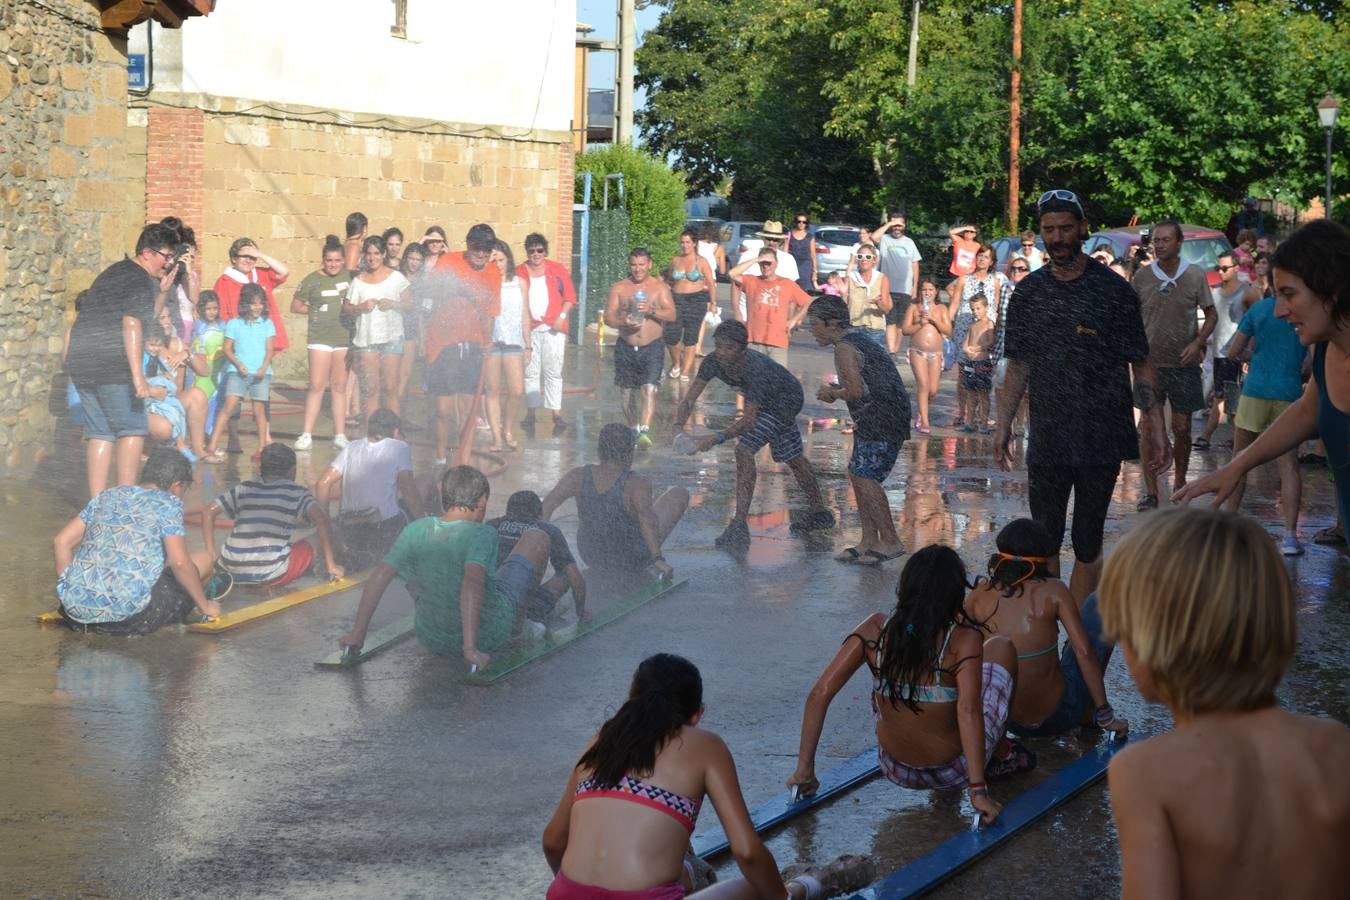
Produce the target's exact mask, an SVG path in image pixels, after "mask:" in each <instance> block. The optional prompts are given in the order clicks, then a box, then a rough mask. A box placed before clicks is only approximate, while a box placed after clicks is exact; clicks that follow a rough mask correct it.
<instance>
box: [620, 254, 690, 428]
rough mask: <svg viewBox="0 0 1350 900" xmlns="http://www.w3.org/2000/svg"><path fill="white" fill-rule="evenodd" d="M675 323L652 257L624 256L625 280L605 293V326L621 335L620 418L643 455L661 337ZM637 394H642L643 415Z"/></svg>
mask: <svg viewBox="0 0 1350 900" xmlns="http://www.w3.org/2000/svg"><path fill="white" fill-rule="evenodd" d="M673 321H675V301H674V300H672V299H671V296H670V289H669V288H668V287H666V283H665V282H664V281H662V280H661V279H660V278H657V277H655V276H653V275H652V255H651V253H649V252H648V251H647V250H646V249H645V248H643V247H634V248H633V252H631V253H629V254H628V277H627V278H625V279H624V280H622V281H620V282H617V283H616V284H615V285H614V286H613V287H611V288H610V289H609V300H608V302H606V304H605V324H606V325H608V326H609V327H610V328H614V329H616V330H617V331H618V332H619V337H618V340H616V341H615V342H614V383H615V384H616V385H618V387H619V389H620V390H622V391H623V414H624V418H625V419H626V420H627V422H628V426H629V427H630V428H632V429H633V430H634V431H635V432H637V438H636V440H637V446H638V447H641V448H643V449H644V450H645V449H647V448H649V447H651V445H652V439H651V435H650V434H649V433H648V432H650V430H651V426H652V412H653V411H654V410H655V408H656V388H657V386H658V385H659V384H660V383H661V368H662V366H661V363H662V360H663V358H664V356H663V352H664V351H663V347H664V344H663V343H662V335H663V334H664V329H665V326H666V323H668V322H673ZM638 391H641V392H642V408H641V412H639V411H638V404H637V392H638Z"/></svg>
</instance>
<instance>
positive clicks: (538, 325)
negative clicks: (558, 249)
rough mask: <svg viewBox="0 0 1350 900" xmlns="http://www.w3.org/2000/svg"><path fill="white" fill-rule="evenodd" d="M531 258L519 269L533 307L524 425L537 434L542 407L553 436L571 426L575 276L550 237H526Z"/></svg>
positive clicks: (537, 235)
mask: <svg viewBox="0 0 1350 900" xmlns="http://www.w3.org/2000/svg"><path fill="white" fill-rule="evenodd" d="M525 260H526V261H525V262H523V263H521V264H520V265H519V266H517V267H516V275H517V276H518V277H519V278H520V286H521V290H522V291H523V292H524V293H525V298H526V301H527V303H528V306H529V308H530V336H529V339H530V347H529V350H530V352H529V359H528V363H527V364H526V366H525V406H526V412H525V421H523V422H521V423H520V424H521V427H522V428H524V429H525V433H526V434H528V435H531V436H533V435H534V411H535V410H536V409H538V408H539V407H540V406H543V407H544V409H546V410H548V411H549V412H551V413H552V414H553V434H554V435H560V434H562V433H563V432H564V431H565V430H567V423H566V422H564V421H563V418H562V367H563V353H564V351H565V350H566V349H567V319H568V314H569V313H571V312H572V307H574V306H576V305H577V292H576V290H575V289H574V288H573V287H572V276H571V274H569V273H568V271H567V270H566V269H565V268H563V267H562V266H561V265H560V264H558V263H556V262H554V261H553V260H551V259H549V258H548V239H547V238H545V237H544V236H543V235H542V234H539V233H537V232H536V233H533V234H530V235H527V236H526V237H525Z"/></svg>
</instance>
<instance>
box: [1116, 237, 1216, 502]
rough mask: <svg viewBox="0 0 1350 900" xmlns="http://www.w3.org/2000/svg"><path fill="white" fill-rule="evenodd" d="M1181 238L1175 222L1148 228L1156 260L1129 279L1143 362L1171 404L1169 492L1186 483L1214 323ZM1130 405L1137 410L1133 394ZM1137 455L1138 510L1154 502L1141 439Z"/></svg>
mask: <svg viewBox="0 0 1350 900" xmlns="http://www.w3.org/2000/svg"><path fill="white" fill-rule="evenodd" d="M1182 240H1183V237H1182V234H1181V226H1180V225H1178V224H1177V223H1176V222H1171V221H1168V222H1159V223H1158V225H1157V226H1155V227H1154V229H1153V251H1154V253H1156V254H1157V258H1156V259H1155V260H1154V261H1153V262H1152V263H1151V264H1149V265H1147V266H1141V267H1140V268H1139V271H1137V272H1135V273H1134V277H1133V278H1132V279H1131V284H1132V285H1133V286H1134V290H1135V293H1137V294H1138V295H1139V306H1140V312H1141V313H1142V314H1143V318H1144V333H1145V334H1146V335H1147V336H1148V361H1149V362H1151V363H1152V364H1153V366H1154V368H1156V369H1157V370H1158V385H1159V387H1160V388H1161V396H1160V397H1159V400H1160V401H1166V402H1168V403H1171V405H1172V458H1173V461H1174V462H1175V463H1176V467H1177V474H1176V478H1175V481H1174V484H1173V489H1174V490H1175V489H1178V488H1181V487H1182V486H1183V485H1185V484H1186V468H1187V465H1188V464H1189V463H1190V459H1191V417H1192V416H1194V415H1195V413H1196V412H1198V411H1199V410H1202V409H1204V408H1205V389H1204V381H1203V378H1202V377H1201V373H1200V365H1201V363H1202V362H1203V361H1204V359H1205V344H1206V343H1207V342H1208V341H1209V336H1210V333H1211V332H1213V331H1214V326H1215V325H1216V324H1218V314H1217V313H1216V312H1215V310H1214V298H1213V297H1212V296H1211V294H1210V291H1209V279H1208V278H1207V277H1206V274H1205V271H1204V269H1202V268H1200V267H1199V266H1196V265H1192V264H1191V263H1189V262H1187V261H1186V260H1185V259H1182V258H1181V242H1182ZM1197 309H1199V310H1203V311H1204V315H1205V324H1204V325H1201V326H1199V327H1197V326H1196V319H1195V311H1196V310H1197ZM1135 406H1136V407H1138V408H1140V409H1142V408H1143V405H1142V404H1141V403H1139V402H1138V398H1137V397H1136V402H1135ZM1139 453H1140V467H1141V468H1142V469H1143V471H1144V497H1143V499H1141V500H1140V501H1139V509H1140V510H1145V509H1153V508H1155V507H1156V506H1157V505H1158V476H1157V474H1155V473H1154V472H1153V471H1152V468H1151V466H1150V462H1151V460H1150V457H1151V455H1152V442H1151V441H1149V440H1148V438H1147V437H1145V438H1142V439H1141V440H1140V441H1139Z"/></svg>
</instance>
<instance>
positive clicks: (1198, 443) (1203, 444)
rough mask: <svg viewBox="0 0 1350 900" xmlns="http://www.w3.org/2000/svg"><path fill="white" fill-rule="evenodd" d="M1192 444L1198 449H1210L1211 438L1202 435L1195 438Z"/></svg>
mask: <svg viewBox="0 0 1350 900" xmlns="http://www.w3.org/2000/svg"><path fill="white" fill-rule="evenodd" d="M1191 446H1192V447H1193V448H1195V449H1196V450H1208V449H1209V438H1202V437H1200V438H1196V439H1195V440H1193V441H1191Z"/></svg>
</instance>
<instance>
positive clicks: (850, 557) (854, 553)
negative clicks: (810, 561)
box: [834, 547, 862, 563]
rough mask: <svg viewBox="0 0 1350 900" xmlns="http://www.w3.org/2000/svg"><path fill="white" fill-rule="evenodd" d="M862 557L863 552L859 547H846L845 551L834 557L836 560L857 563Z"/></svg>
mask: <svg viewBox="0 0 1350 900" xmlns="http://www.w3.org/2000/svg"><path fill="white" fill-rule="evenodd" d="M860 559H862V554H861V553H859V552H858V548H857V547H845V548H844V552H843V553H840V554H839V555H838V556H836V557H835V558H834V561H835V562H841V563H855V562H857V561H858V560H860Z"/></svg>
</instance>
